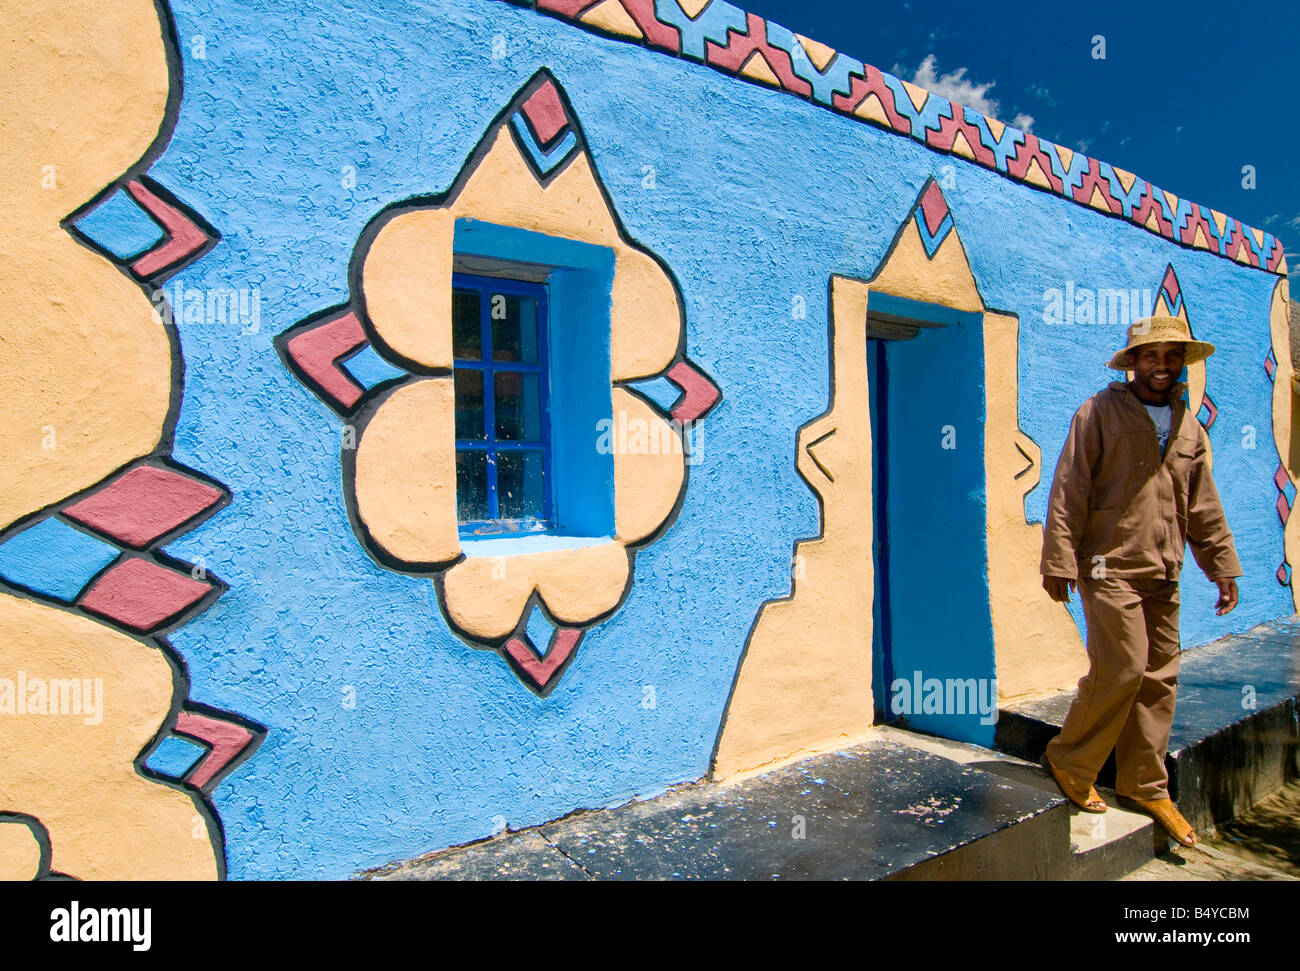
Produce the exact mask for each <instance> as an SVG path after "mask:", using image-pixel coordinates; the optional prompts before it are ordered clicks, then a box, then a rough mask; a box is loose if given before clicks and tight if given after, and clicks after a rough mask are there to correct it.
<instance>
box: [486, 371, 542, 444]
mask: <svg viewBox="0 0 1300 971" xmlns="http://www.w3.org/2000/svg"><path fill="white" fill-rule="evenodd" d="M495 394H496V400H495V401H494V406H495V412H496V415H495V417H496V437H497V438H498V439H500V440H502V441H507V442H540V441H541V440H542V403H541V382H540V379H539V376H538V375H537V374H536V373H526V372H520V371H498V372H497V373H496V389H495Z"/></svg>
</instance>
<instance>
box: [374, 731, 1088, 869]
mask: <svg viewBox="0 0 1300 971" xmlns="http://www.w3.org/2000/svg"><path fill="white" fill-rule="evenodd" d="M908 734H909V733H898V732H896V731H893V730H875V731H873V733H872V734H871V735H870V736H869V737H868V739H867V740H866V741H864V742H863V743H862V744H859V745H855V746H853V747H851V748H845V749H843V750H841V751H838V752H832V753H828V754H825V755H819V756H815V757H812V758H809V759H805V760H803V761H801V762H797V763H793V764H789V765H785V766H782V767H778V768H775V769H773V770H771V771H768V772H764V773H761V774H757V775H753V776H750V777H748V778H742V779H738V780H735V781H732V782H727V783H720V784H719V783H701V784H695V785H689V786H685V787H682V788H680V789H677V790H674V791H672V792H669V793H667V794H666V795H663V796H660V797H658V798H655V799H651V800H647V801H644V802H632V803H628V804H626V805H624V806H620V807H617V808H614V809H605V810H595V811H589V812H580V813H576V814H574V815H571V816H569V817H566V818H565V819H562V820H558V821H556V822H553V823H547V824H544V825H542V826H537V827H533V828H531V829H529V830H525V831H521V832H518V833H507V834H504V835H502V836H500V837H497V838H494V839H491V840H487V841H484V842H480V843H476V844H472V845H470V846H466V847H461V848H456V849H452V850H445V851H442V852H439V853H435V854H431V855H430V856H428V857H424V858H421V859H419V860H414V861H410V862H406V863H400V864H394V865H392V866H389V867H385V868H383V869H382V870H380V871H371V872H370V873H366V874H361V876H363V877H367V878H375V879H416V880H422V879H432V880H444V879H447V880H449V879H557V878H558V879H566V878H569V879H596V880H672V879H712V880H719V879H722V880H735V879H744V880H771V879H796V880H797V879H816V880H880V879H893V880H923V879H995V880H996V879H1031V880H1050V879H1066V878H1068V877H1070V876H1071V875H1072V872H1073V866H1074V863H1073V855H1072V853H1071V849H1070V813H1069V809H1068V803H1067V802H1066V800H1064V799H1063V798H1061V796H1060V795H1059V793H1055V792H1051V791H1048V790H1046V789H1044V788H1043V787H1041V786H1035V785H1027V784H1025V783H1023V782H1020V781H1016V780H1014V779H1010V778H1006V777H1002V776H999V775H997V774H994V773H990V772H986V771H983V770H982V769H980V768H976V767H973V766H970V765H965V764H961V763H959V762H958V761H956V760H954V759H951V758H948V757H945V756H942V755H937V754H935V753H934V752H932V751H927V750H926V749H925V748H922V747H918V746H917V745H914V744H911V740H910V739H909V738H907V737H904V736H906V735H908Z"/></svg>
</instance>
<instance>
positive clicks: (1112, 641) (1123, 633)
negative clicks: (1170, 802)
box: [1047, 578, 1180, 799]
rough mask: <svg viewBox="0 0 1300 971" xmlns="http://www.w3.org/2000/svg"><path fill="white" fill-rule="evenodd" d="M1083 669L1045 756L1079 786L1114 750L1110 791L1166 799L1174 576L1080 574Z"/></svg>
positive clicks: (1174, 675) (1174, 677)
mask: <svg viewBox="0 0 1300 971" xmlns="http://www.w3.org/2000/svg"><path fill="white" fill-rule="evenodd" d="M1079 598H1080V600H1082V601H1083V615H1084V619H1085V621H1086V622H1087V625H1088V660H1089V662H1090V664H1089V668H1088V673H1087V674H1086V675H1084V677H1083V679H1082V680H1080V681H1079V693H1078V695H1077V696H1076V697H1075V699H1074V703H1073V704H1071V705H1070V712H1069V714H1068V715H1066V716H1065V724H1064V725H1062V726H1061V734H1060V735H1058V736H1056V738H1054V739H1052V741H1051V742H1049V743H1048V746H1047V757H1048V759H1049V760H1051V763H1052V764H1053V765H1054V766H1056V768H1058V769H1060V770H1061V771H1062V772H1067V773H1069V774H1070V775H1071V776H1073V777H1074V778H1075V779H1076V780H1078V781H1079V782H1081V783H1083V784H1084V785H1091V784H1092V783H1094V782H1096V780H1097V773H1098V772H1100V771H1101V766H1102V763H1104V762H1105V761H1106V756H1108V755H1109V754H1110V750H1111V749H1112V748H1113V749H1115V767H1116V774H1115V791H1116V792H1117V793H1119V794H1120V795H1122V796H1131V797H1136V798H1138V799H1167V798H1169V776H1168V773H1167V772H1166V771H1165V752H1166V750H1167V749H1168V748H1169V729H1170V727H1171V726H1172V724H1173V720H1174V697H1175V694H1176V692H1177V685H1178V662H1179V657H1180V648H1179V638H1178V581H1177V580H1120V579H1105V580H1095V579H1090V578H1081V579H1080V580H1079Z"/></svg>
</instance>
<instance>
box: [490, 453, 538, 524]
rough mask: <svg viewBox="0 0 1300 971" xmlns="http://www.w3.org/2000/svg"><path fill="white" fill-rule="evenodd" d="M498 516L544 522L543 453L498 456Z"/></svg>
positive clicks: (501, 454)
mask: <svg viewBox="0 0 1300 971" xmlns="http://www.w3.org/2000/svg"><path fill="white" fill-rule="evenodd" d="M497 506H498V512H497V514H498V515H499V516H500V517H501V518H502V519H543V518H545V516H546V481H545V475H544V472H543V463H542V453H541V451H535V452H534V451H531V450H529V451H525V450H523V449H517V450H516V449H512V450H511V451H508V452H500V453H498V455H497Z"/></svg>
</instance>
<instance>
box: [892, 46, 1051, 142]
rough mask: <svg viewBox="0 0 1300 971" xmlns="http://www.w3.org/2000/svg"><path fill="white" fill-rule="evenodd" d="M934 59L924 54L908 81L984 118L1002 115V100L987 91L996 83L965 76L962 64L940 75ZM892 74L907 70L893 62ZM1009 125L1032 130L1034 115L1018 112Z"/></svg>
mask: <svg viewBox="0 0 1300 971" xmlns="http://www.w3.org/2000/svg"><path fill="white" fill-rule="evenodd" d="M937 60H938V59H937V58H936V57H935V56H934V55H933V54H927V55H925V60H923V61H922V62H921V66H920V67H918V68H917V69H916V73H915V74H914V75H913V76H912V77H911V78H908V80H909V81H911V82H912V83H913V84H915V85H916V86H917V87H920V88H925V89H926V90H927V91H933V92H934V93H935V94H938V95H942V96H943V97H945V98H947V99H948V100H949V101H955V102H957V104H960V105H966V106H968V107H971V108H974V109H975V110H976V111H978V112H979V113H980V114H981V115H984V116H985V117H986V118H1000V117H1001V114H1002V105H1001V103H1000V102H999V101H998V100H997V99H996V98H992V97H990V96H989V92H990V91H991V90H992V89H993V86H994V85H995V84H996V83H997V82H995V81H988V82H986V83H984V84H978V83H976V82H974V81H972V80H970V79H969V78H967V77H966V69H965V68H964V67H959V68H957V70H955V71H951V72H948V73H945V74H940V73H939V72H938V70H937V69H936V67H935V65H936V63H937ZM893 73H894V74H896V75H898V76H899V77H906V76H907V71H906V69H905V68H903V67H902V66H901V65H898V64H895V65H894V69H893ZM1011 124H1012V125H1013V126H1014V127H1016V128H1019V129H1021V130H1022V131H1032V130H1033V124H1034V118H1033V116H1032V115H1027V114H1023V113H1022V114H1018V115H1016V117H1015V118H1014V119H1012V121H1011Z"/></svg>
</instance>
